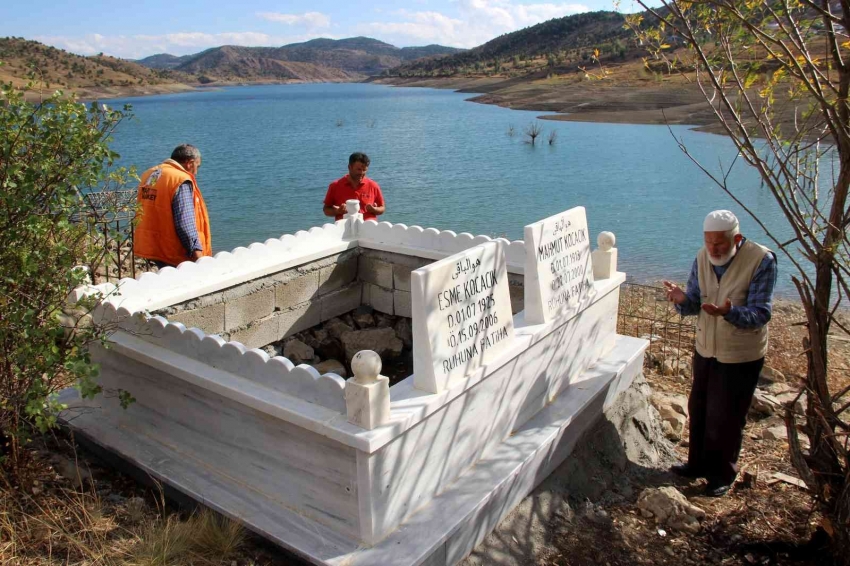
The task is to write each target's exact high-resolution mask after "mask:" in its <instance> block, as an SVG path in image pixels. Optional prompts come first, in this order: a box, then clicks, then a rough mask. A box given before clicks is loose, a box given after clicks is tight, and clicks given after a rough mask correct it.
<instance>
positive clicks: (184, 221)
mask: <svg viewBox="0 0 850 566" xmlns="http://www.w3.org/2000/svg"><path fill="white" fill-rule="evenodd" d="M171 214H172V215H173V216H174V228H175V229H176V230H177V236H178V237H179V238H180V243H181V244H183V247H184V248H186V256H187V257H189V256H191V255H192V252H193V251H195V250H199V251H204V248H203V247H201V240H200V239H199V238H198V228H197V226H195V194H194V191H193V189H192V181H186V182H185V183H183V184H182V185H180V188H178V189H177V192H176V193H174V198H173V199H171Z"/></svg>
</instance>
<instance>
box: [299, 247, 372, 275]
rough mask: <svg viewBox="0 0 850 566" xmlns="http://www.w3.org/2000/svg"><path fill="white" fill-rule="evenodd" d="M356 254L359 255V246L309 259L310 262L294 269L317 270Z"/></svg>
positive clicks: (300, 270) (302, 270) (304, 271)
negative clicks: (312, 259) (313, 259)
mask: <svg viewBox="0 0 850 566" xmlns="http://www.w3.org/2000/svg"><path fill="white" fill-rule="evenodd" d="M358 255H360V250H359V248H355V249H353V250H346V251H344V252H342V253H339V254H334V255H329V256H327V257H323V258H320V259H317V260H315V261H311V262H310V263H305V264H303V265H299V266H298V267H297V268H296V269H297V270H298V271H299V272H301V273H310V272H312V271H318V270H320V269H324V268H326V267H333V266H334V265H336V264H338V263H342V262H344V261H346V260H348V259H349V258H352V257H355V258H356V257H357V256H358Z"/></svg>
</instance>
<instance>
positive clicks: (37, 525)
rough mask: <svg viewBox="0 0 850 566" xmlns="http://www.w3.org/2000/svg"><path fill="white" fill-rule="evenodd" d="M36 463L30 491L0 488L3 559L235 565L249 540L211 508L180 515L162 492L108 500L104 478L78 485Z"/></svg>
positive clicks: (41, 565)
mask: <svg viewBox="0 0 850 566" xmlns="http://www.w3.org/2000/svg"><path fill="white" fill-rule="evenodd" d="M34 461H35V462H36V465H39V464H41V469H39V470H37V472H38V473H37V477H38V478H39V479H36V480H34V481H33V482H32V486H31V487H30V488H29V489H27V490H26V491H25V490H24V488H23V487H16V488H13V487H11V486H8V485H7V486H6V488H5V489H4V490H3V491H2V492H0V564H3V565H5V564H9V565H13V564H14V565H16V566H18V565H20V566H47V565H54V564H80V565H87V566H88V565H91V566H112V565H116V566H118V565H121V566H168V565H187V566H192V565H197V566H207V565H213V564H222V563H226V564H230V563H231V560H232V558H234V557H236V556H237V555H238V553H239V552H240V550H241V549H242V547H243V545H244V543H245V538H246V532H245V530H244V528H243V527H242V526H241V525H239V524H238V523H236V522H234V521H231V520H229V519H226V518H224V517H222V516H221V515H218V514H217V513H214V512H213V511H210V510H209V509H205V508H204V509H202V510H200V511H199V512H197V513H195V514H193V515H191V516H189V517H188V518H185V519H183V518H181V517H180V516H179V515H177V514H175V513H171V512H169V511H168V510H167V508H166V506H165V504H164V498H163V497H162V494H161V493H160V494H159V496H158V499H157V500H156V502H155V503H154V504H153V505H149V504H148V503H146V501H145V500H144V499H142V498H141V497H131V498H125V497H123V496H117V497H116V496H114V495H113V496H112V497H111V498H110V499H111V501H106V500H104V499H102V498H101V496H100V495H99V493H100V491H110V490H100V491H99V490H98V485H99V484H101V483H102V482H98V481H96V480H93V479H91V478H89V480H88V485H87V486H86V487H85V488H84V489H75V488H74V487H73V486H74V485H75V484H76V485H79V484H77V482H73V481H70V480H68V479H66V478H64V477H62V476H61V475H60V474H58V473H56V472H55V471H54V470H53V468H51V467H50V466H49V465H47V464H46V462H45V461H44V460H43V459H39V458H38V457H37V458H35V459H34ZM111 487H112V486H110V488H111ZM110 492H111V491H110Z"/></svg>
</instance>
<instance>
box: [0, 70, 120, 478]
mask: <svg viewBox="0 0 850 566" xmlns="http://www.w3.org/2000/svg"><path fill="white" fill-rule="evenodd" d="M32 87H33V85H29V86H28V90H31V89H32ZM129 110H130V109H129V107H125V108H124V109H123V110H111V109H108V108H107V107H106V106H105V105H102V106H101V105H97V104H92V105H90V106H88V107H86V106H85V105H83V104H81V103H79V102H77V101H75V100H74V99H73V98H69V97H67V96H64V95H63V94H62V93H61V92H57V93H56V94H54V95H53V96H50V97H49V98H47V99H45V100H43V101H42V102H38V103H33V102H28V101H27V100H26V99H25V97H24V91H23V90H22V89H17V88H14V87H12V86H11V85H2V87H0V470H2V471H3V472H4V473H6V474H11V475H12V476H18V477H20V475H21V474H22V473H23V472H25V470H26V464H27V459H26V454H27V451H26V450H25V446H26V444H27V442H28V441H29V439H30V437H31V435H32V433H33V432H34V431H36V430H41V431H45V430H47V429H49V428H51V427H53V426H54V425H55V424H56V418H57V415H58V413H59V411H60V410H61V409H62V407H61V406H60V405H59V403H58V402H57V400H56V395H57V393H58V392H59V391H61V390H62V389H63V388H65V387H68V386H72V385H75V386H77V387H78V388H79V389H80V391H81V392H82V394H83V395H85V396H87V397H91V396H93V395H96V394H97V393H99V392H100V387H99V386H98V385H97V383H96V381H95V378H96V376H97V368H96V367H95V366H94V365H92V364H91V360H90V358H89V353H88V350H87V348H86V345H87V344H89V343H91V342H92V341H97V340H100V341H102V340H105V337H106V331H107V329H105V328H103V327H99V326H97V325H92V324H91V323H90V320H91V317H87V316H85V315H86V311H85V310H86V308H87V307H91V303H89V304H88V305H86V304H83V305H78V306H77V307H76V308H75V309H74V310H73V311H70V310H68V307H66V297H67V295H68V293H69V291H70V290H71V289H74V288H75V287H77V286H79V285H80V284H83V283H84V282H85V281H86V279H87V277H88V275H87V272H86V271H85V270H83V269H75V267H76V266H80V265H91V264H95V263H97V261H96V256H97V255H98V254H102V253H103V250H102V249H98V248H97V247H96V246H94V245H93V244H92V240H91V238H90V237H89V234H90V225H89V223H90V222H93V221H94V217H93V215H92V210H91V206H90V205H89V204H88V203H89V200H88V199H87V198H86V196H85V195H86V194H87V193H88V192H90V191H92V190H108V189H109V188H110V187H115V186H122V185H124V184H125V183H126V181H127V180H128V178H129V177H130V176H131V175H132V172H128V171H126V170H124V169H115V170H112V165H113V163H114V161H115V159H116V158H117V157H118V155H117V154H116V153H115V152H113V151H111V150H110V149H109V142H110V141H111V138H110V136H111V134H112V133H113V132H114V130H115V128H116V126H118V124H119V123H120V122H121V121H122V120H124V119H126V118H127V117H128V116H129ZM101 213H102V212H101ZM107 213H108V211H107ZM125 396H126V394H125Z"/></svg>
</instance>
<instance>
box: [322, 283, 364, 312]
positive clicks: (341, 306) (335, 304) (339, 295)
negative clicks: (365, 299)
mask: <svg viewBox="0 0 850 566" xmlns="http://www.w3.org/2000/svg"><path fill="white" fill-rule="evenodd" d="M361 285H362V284H361V283H359V282H357V283H353V284H351V285H349V286H348V287H344V288H342V289H340V290H338V291H334V292H333V293H329V294H327V295H324V296H323V297H322V298H321V299H319V302H320V303H321V306H322V313H321V319H322V321H325V320H329V319H331V318H333V317H335V316H339V315H341V314H345V313H347V312H349V311H352V310H354V309H356V308H357V307H359V306H360V300H361V298H362V292H363V291H362V289H361Z"/></svg>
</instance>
